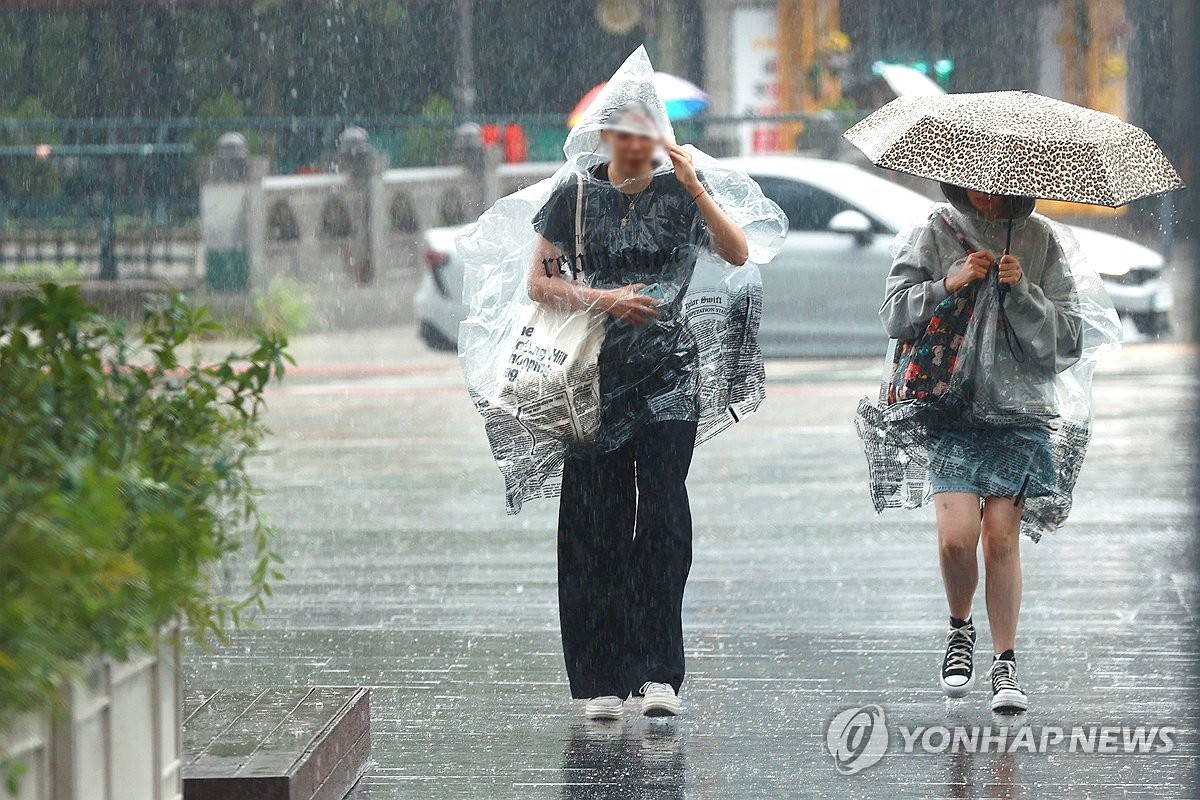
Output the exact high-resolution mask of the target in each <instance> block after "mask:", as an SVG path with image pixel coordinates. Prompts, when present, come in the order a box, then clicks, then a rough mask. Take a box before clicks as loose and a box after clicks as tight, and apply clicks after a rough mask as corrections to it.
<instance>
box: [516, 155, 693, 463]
mask: <svg viewBox="0 0 1200 800" xmlns="http://www.w3.org/2000/svg"><path fill="white" fill-rule="evenodd" d="M578 181H579V178H578V177H577V176H571V177H569V178H568V179H567V180H565V181H564V182H563V183H562V184H560V185H559V186H557V187H556V188H555V189H554V191H553V193H552V194H551V195H550V199H549V200H548V201H547V202H546V204H545V206H543V207H542V209H541V210H540V211H538V213H537V214H536V215H534V218H533V226H534V229H535V230H536V231H537V232H538V233H540V234H541V235H542V236H543V237H545V238H546V239H547V240H548V241H550V242H551V243H552V244H554V245H555V246H556V247H557V248H558V249H559V250H560V251H561V252H562V254H563V255H564V256H566V258H567V259H569V261H568V262H567V263H566V264H565V265H563V267H562V269H563V270H565V271H568V272H572V271H573V272H574V274H575V276H576V277H577V278H578V279H582V280H584V281H586V282H587V283H588V285H590V286H592V287H595V288H598V289H608V288H614V287H617V286H627V285H629V284H634V283H644V284H646V285H651V284H658V285H659V287H660V288H661V289H662V292H663V296H664V297H665V302H664V305H663V306H661V307H660V317H659V319H658V321H657V322H655V323H652V324H650V325H647V326H644V327H634V326H631V325H628V324H626V323H623V322H620V321H618V320H615V319H611V318H610V319H609V320H608V324H607V332H606V335H605V341H604V346H603V347H602V349H601V353H600V387H601V398H602V401H601V402H602V405H601V434H600V439H601V441H600V443H599V444H600V446H601V447H603V446H604V442H605V440H606V439H610V438H614V439H615V438H620V439H622V440H623V439H624V438H625V434H627V433H628V426H629V425H633V426H635V427H636V426H638V425H640V424H641V421H644V420H646V419H649V418H651V417H652V416H653V413H654V411H655V409H654V408H653V406H654V404H655V403H667V402H671V403H678V402H681V401H682V402H692V403H693V404H694V397H693V396H694V388H693V387H694V385H695V381H694V370H695V369H696V365H697V360H698V358H697V353H696V346H695V342H694V340H693V338H692V336H691V334H690V331H689V330H688V327H687V324H686V321H685V319H684V316H683V313H682V310H683V308H682V307H683V299H684V295H685V294H686V290H687V286H688V284H689V282H690V281H691V276H692V272H693V270H694V269H695V267H696V260H697V259H698V258H699V256H700V253H701V251H702V250H703V248H705V247H706V246H707V245H708V242H709V235H708V229H707V227H706V226H705V224H704V218H703V217H702V216H701V214H700V211H699V209H698V208H697V207H696V204H695V202H694V201H693V200H692V198H691V196H690V195H689V194H688V193H687V190H685V189H684V188H683V186H682V184H680V183H679V181H678V179H677V178H676V177H675V175H674V174H673V173H665V174H657V175H655V176H654V177H653V178H652V179H651V181H650V184H649V185H648V186H647V187H646V189H645V190H644V191H642V192H641V193H640V194H639V193H632V194H627V193H624V192H620V191H618V190H617V189H615V188H614V187H613V186H612V184H610V183H609V182H608V169H607V165H603V164H602V165H600V166H599V167H596V168H594V169H593V170H592V171H591V176H590V178H585V179H584V181H583V213H582V221H583V231H584V237H583V252H582V253H576V252H575V203H576V196H577V192H578V186H579V183H578ZM631 204H632V208H631V207H630V206H631ZM546 266H547V268H548V269H556V268H559V267H558V265H557V264H553V263H551V264H548V265H546ZM697 414H698V412H697Z"/></svg>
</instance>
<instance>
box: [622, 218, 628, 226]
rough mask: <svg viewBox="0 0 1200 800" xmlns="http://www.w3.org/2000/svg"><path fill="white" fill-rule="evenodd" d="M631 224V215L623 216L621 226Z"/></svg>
mask: <svg viewBox="0 0 1200 800" xmlns="http://www.w3.org/2000/svg"><path fill="white" fill-rule="evenodd" d="M628 224H629V217H621V227H622V228H624V227H625V226H626V225H628Z"/></svg>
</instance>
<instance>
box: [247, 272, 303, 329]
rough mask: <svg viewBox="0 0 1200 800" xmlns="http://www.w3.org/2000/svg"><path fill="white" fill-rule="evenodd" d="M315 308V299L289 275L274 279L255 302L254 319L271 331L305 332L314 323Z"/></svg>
mask: <svg viewBox="0 0 1200 800" xmlns="http://www.w3.org/2000/svg"><path fill="white" fill-rule="evenodd" d="M315 308H316V301H315V300H314V299H313V296H312V293H311V292H309V291H308V289H306V288H305V287H304V285H303V284H300V283H297V282H296V281H293V280H290V279H288V278H275V279H273V280H272V281H271V285H270V286H268V287H267V291H266V294H263V295H261V296H260V297H258V298H256V299H255V301H254V310H255V312H256V314H255V316H256V320H255V322H256V323H257V324H258V325H259V326H260V327H261V328H262V329H263V330H265V331H269V332H271V333H276V334H284V335H292V334H297V333H303V332H304V331H305V330H307V329H308V326H309V325H311V324H312V321H313V313H314V309H315Z"/></svg>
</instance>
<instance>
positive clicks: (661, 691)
mask: <svg viewBox="0 0 1200 800" xmlns="http://www.w3.org/2000/svg"><path fill="white" fill-rule="evenodd" d="M641 691H642V714H644V715H645V716H647V717H674V716H677V715H678V714H679V712H680V711H682V710H683V704H682V703H680V702H679V695H677V694H675V690H674V689H673V688H671V684H669V683H655V682H654V681H646V682H645V683H643V684H642V690H641Z"/></svg>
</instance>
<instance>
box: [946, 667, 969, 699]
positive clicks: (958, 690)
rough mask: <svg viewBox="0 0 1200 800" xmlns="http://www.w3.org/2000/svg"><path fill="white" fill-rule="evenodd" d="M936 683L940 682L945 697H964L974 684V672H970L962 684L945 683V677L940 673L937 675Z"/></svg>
mask: <svg viewBox="0 0 1200 800" xmlns="http://www.w3.org/2000/svg"><path fill="white" fill-rule="evenodd" d="M938 683H939V684H941V686H942V691H943V692H945V693H946V697H953V698H955V699H957V698H960V697H966V696H967V694H969V693H970V691H971V689H972V687H974V686H975V673H974V672H972V673H971V677H969V678H967V682H966V683H964V684H963V685H962V686H955V685H953V684H950V683H946V680H945V678H943V677H942V676H941V675H939V676H938Z"/></svg>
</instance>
